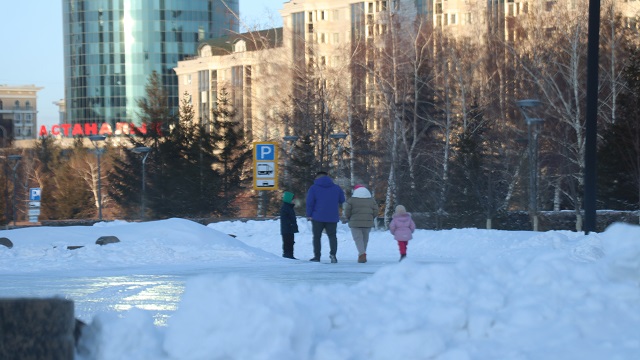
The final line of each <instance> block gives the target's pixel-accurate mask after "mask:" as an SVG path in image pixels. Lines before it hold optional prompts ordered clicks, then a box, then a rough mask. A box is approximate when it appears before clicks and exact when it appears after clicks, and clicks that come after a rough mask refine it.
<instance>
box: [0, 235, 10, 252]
mask: <svg viewBox="0 0 640 360" xmlns="http://www.w3.org/2000/svg"><path fill="white" fill-rule="evenodd" d="M0 245H3V246H6V247H8V248H9V249H11V248H12V247H13V243H12V242H11V240H9V239H7V238H6V237H0Z"/></svg>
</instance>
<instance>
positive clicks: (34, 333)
mask: <svg viewBox="0 0 640 360" xmlns="http://www.w3.org/2000/svg"><path fill="white" fill-rule="evenodd" d="M75 327H76V319H75V317H74V305H73V301H71V300H65V299H56V298H54V299H26V298H20V299H0V359H3V360H37V359H55V360H73V357H74V345H75V341H74V340H75V339H74V330H75Z"/></svg>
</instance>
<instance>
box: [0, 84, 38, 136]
mask: <svg viewBox="0 0 640 360" xmlns="http://www.w3.org/2000/svg"><path fill="white" fill-rule="evenodd" d="M42 89H43V88H42V87H37V86H35V85H21V86H11V85H0V132H2V134H0V136H2V138H0V139H1V140H0V141H2V147H3V148H4V147H6V146H7V145H8V142H9V140H10V139H13V140H27V139H35V138H36V137H37V132H36V129H37V123H38V106H37V105H38V91H40V90H42Z"/></svg>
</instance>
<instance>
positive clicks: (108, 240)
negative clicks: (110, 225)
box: [96, 236, 120, 245]
mask: <svg viewBox="0 0 640 360" xmlns="http://www.w3.org/2000/svg"><path fill="white" fill-rule="evenodd" d="M119 242H120V239H118V238H117V237H115V236H100V237H99V238H98V240H96V244H98V245H107V244H114V243H119Z"/></svg>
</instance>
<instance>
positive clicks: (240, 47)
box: [233, 40, 247, 52]
mask: <svg viewBox="0 0 640 360" xmlns="http://www.w3.org/2000/svg"><path fill="white" fill-rule="evenodd" d="M245 51H247V43H246V42H245V41H244V40H239V41H237V42H236V43H235V44H233V52H245Z"/></svg>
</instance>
